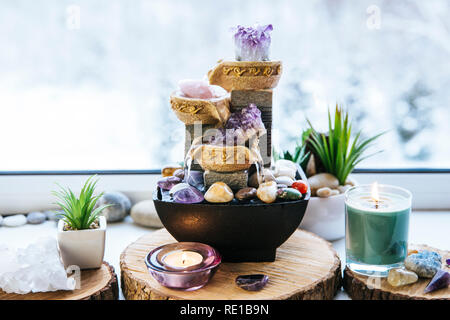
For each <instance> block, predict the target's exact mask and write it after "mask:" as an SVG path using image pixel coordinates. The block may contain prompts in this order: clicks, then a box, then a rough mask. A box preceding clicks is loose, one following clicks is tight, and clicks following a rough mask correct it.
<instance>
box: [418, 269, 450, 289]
mask: <svg viewBox="0 0 450 320" xmlns="http://www.w3.org/2000/svg"><path fill="white" fill-rule="evenodd" d="M449 285H450V273H448V272H447V271H444V270H439V271H438V272H436V274H435V275H434V277H433V279H431V281H430V283H429V284H428V285H427V287H426V288H425V291H424V292H425V293H430V292H433V291H436V290H439V289H443V288H447V287H448V286H449Z"/></svg>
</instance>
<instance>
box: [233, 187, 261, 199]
mask: <svg viewBox="0 0 450 320" xmlns="http://www.w3.org/2000/svg"><path fill="white" fill-rule="evenodd" d="M234 196H235V198H236V199H238V200H239V201H245V200H250V199H253V198H254V197H256V189H255V188H252V187H248V188H244V189H241V190H239V191H238V192H236V194H235V195H234Z"/></svg>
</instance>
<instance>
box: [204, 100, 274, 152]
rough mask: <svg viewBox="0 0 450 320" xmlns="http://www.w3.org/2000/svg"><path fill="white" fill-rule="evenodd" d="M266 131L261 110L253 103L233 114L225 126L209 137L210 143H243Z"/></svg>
mask: <svg viewBox="0 0 450 320" xmlns="http://www.w3.org/2000/svg"><path fill="white" fill-rule="evenodd" d="M264 133H266V128H265V127H264V123H263V122H262V120H261V111H260V110H259V109H258V107H257V106H256V105H255V104H253V103H251V104H250V105H249V106H248V107H246V108H243V109H242V110H240V111H237V112H234V113H232V114H231V116H230V118H229V119H228V121H227V123H226V124H225V127H224V128H220V129H218V130H215V131H214V135H211V136H209V137H207V139H208V141H207V142H208V143H211V144H215V145H243V144H244V143H245V142H246V141H247V140H249V139H251V138H253V137H255V136H256V137H260V136H262V135H263V134H264Z"/></svg>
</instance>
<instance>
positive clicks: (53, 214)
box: [44, 210, 63, 222]
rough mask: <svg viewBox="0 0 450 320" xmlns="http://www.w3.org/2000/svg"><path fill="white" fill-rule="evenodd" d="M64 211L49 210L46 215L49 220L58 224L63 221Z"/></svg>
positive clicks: (45, 212)
mask: <svg viewBox="0 0 450 320" xmlns="http://www.w3.org/2000/svg"><path fill="white" fill-rule="evenodd" d="M62 213H63V211H62V210H47V211H44V214H45V215H46V216H47V220H50V221H56V222H58V221H59V220H60V219H61V214H62Z"/></svg>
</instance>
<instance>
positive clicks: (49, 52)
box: [0, 0, 450, 171]
mask: <svg viewBox="0 0 450 320" xmlns="http://www.w3.org/2000/svg"><path fill="white" fill-rule="evenodd" d="M449 16H450V2H449V1H447V0H428V1H423V0H414V1H413V0H411V1H407V0H396V1H389V0H385V1H381V0H380V1H375V0H370V1H366V0H361V1H352V0H317V1H295V0H293V1H270V0H267V1H263V0H246V1H238V0H228V1H210V0H158V1H157V0H151V1H150V0H133V1H128V0H79V1H64V0H41V1H28V0H9V1H2V2H0V21H1V27H0V39H1V42H0V150H1V151H0V171H8V170H88V169H89V170H96V169H99V170H102V169H156V168H159V167H161V165H163V164H165V163H170V162H178V161H181V160H182V156H183V146H184V129H183V124H182V123H181V122H180V121H178V120H177V118H176V117H175V116H174V114H172V112H171V111H170V106H169V94H170V92H171V91H172V90H174V89H175V87H176V84H177V82H178V80H180V79H183V78H201V77H203V76H204V75H205V74H206V72H207V71H208V69H209V68H210V67H212V66H213V65H214V64H215V62H216V61H217V60H218V59H220V58H229V57H232V56H233V41H232V38H231V33H230V27H232V26H235V25H237V24H243V25H252V24H254V23H255V22H260V23H264V24H265V23H272V24H273V26H274V31H273V33H272V54H271V56H272V58H273V59H280V60H282V61H283V63H284V74H283V76H282V79H281V81H280V83H279V86H278V88H277V89H276V90H275V98H274V99H275V100H274V145H275V146H276V147H277V149H288V148H292V147H293V146H294V145H295V139H296V137H298V136H299V135H300V133H301V130H302V129H303V128H305V124H306V121H305V119H306V117H307V118H309V119H310V120H311V121H312V122H313V124H314V125H315V126H316V127H317V128H319V129H326V125H327V121H326V114H327V109H328V108H329V107H330V108H332V107H333V106H334V104H335V103H336V102H338V103H341V104H343V105H344V106H346V108H347V109H348V110H349V111H350V113H351V116H352V118H353V120H354V129H355V130H357V129H363V130H364V133H365V135H366V136H368V135H372V134H376V133H379V132H381V131H385V130H390V131H389V133H388V134H386V135H385V136H383V138H382V139H380V140H379V141H378V143H377V146H376V147H375V148H374V151H376V150H378V149H384V150H385V151H384V152H383V153H382V154H380V155H377V156H376V157H373V158H370V159H368V160H366V161H365V162H363V163H362V164H361V165H360V167H366V168H367V167H370V168H411V167H429V168H443V167H446V168H448V167H450V143H449V141H448V139H449V137H450V126H449V125H448V124H449V123H450V108H449V103H450V90H449V89H448V88H449V87H450V63H449V61H450V60H449V58H450V20H449V19H448V17H449Z"/></svg>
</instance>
